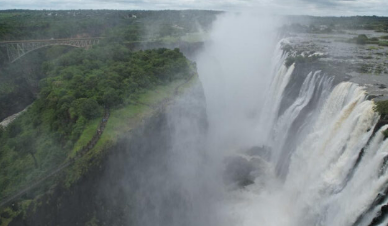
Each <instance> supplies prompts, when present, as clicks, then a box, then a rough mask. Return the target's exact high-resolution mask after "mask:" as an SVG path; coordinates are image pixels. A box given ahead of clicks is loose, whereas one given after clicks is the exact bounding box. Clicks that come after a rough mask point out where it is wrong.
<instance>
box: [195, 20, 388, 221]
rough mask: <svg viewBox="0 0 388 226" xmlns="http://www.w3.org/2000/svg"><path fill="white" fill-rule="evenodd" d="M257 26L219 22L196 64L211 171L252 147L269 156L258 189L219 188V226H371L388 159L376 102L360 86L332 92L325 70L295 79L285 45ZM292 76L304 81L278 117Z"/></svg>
mask: <svg viewBox="0 0 388 226" xmlns="http://www.w3.org/2000/svg"><path fill="white" fill-rule="evenodd" d="M254 19H255V18H251V17H249V18H246V17H245V16H241V17H239V16H231V17H228V16H225V17H222V18H220V19H219V20H218V21H217V23H216V24H215V29H214V31H213V34H212V35H211V40H212V42H210V43H208V44H207V45H206V46H205V50H204V52H203V53H201V54H200V56H199V57H198V60H197V62H198V71H199V74H200V78H201V81H202V83H203V87H204V89H205V95H206V100H207V114H208V119H209V134H208V141H209V142H208V149H209V152H210V153H209V158H210V159H212V160H211V161H213V164H214V165H219V166H220V168H222V163H221V162H222V159H223V158H224V157H227V156H233V155H237V154H240V155H241V150H243V149H246V148H249V147H252V146H255V145H256V146H261V145H266V146H269V147H271V151H272V158H271V161H270V162H269V163H268V165H269V166H266V167H267V169H266V170H265V172H255V174H256V175H259V176H258V177H257V178H256V179H255V183H254V184H252V185H249V186H247V187H245V188H240V189H235V190H230V189H229V188H228V187H227V186H226V188H220V187H217V189H219V192H220V193H223V194H224V195H225V197H224V199H223V200H222V201H219V203H220V204H219V206H218V210H217V212H218V214H217V216H218V217H220V218H223V219H227V220H222V224H220V225H239V226H241V225H246V226H251V225H252V226H253V225H261V226H300V225H322V226H326V225H327V226H352V225H355V223H356V221H357V220H358V221H357V223H356V225H360V226H363V225H369V223H370V222H371V221H372V219H373V218H374V217H375V216H376V214H377V212H378V211H379V209H380V208H381V206H382V205H383V204H385V203H383V204H380V205H378V206H373V205H372V204H373V201H374V200H375V198H376V197H377V195H378V194H379V193H381V192H382V191H384V189H385V184H386V183H387V181H388V174H386V173H385V172H383V173H381V170H380V169H381V167H382V164H383V158H384V157H385V156H387V155H388V153H387V151H388V139H387V140H383V135H382V131H383V130H385V129H386V128H387V127H386V126H385V127H383V128H381V129H380V130H379V131H378V132H376V134H375V136H373V137H372V139H371V135H372V132H373V129H374V126H375V124H376V123H377V121H378V115H377V114H376V113H375V112H374V111H373V106H374V103H373V102H371V101H368V100H366V94H365V91H364V90H363V88H362V87H359V86H358V85H356V84H353V83H349V82H343V83H340V84H338V85H336V86H334V85H333V84H332V83H333V78H332V77H328V76H326V75H323V74H321V72H320V71H312V72H311V73H309V74H297V73H295V71H294V70H295V66H294V65H292V66H290V67H289V68H288V69H287V68H286V67H285V66H284V65H283V64H284V60H285V56H284V55H283V54H282V51H281V49H280V44H277V45H275V43H271V40H274V35H271V34H273V33H272V32H273V31H272V30H271V29H270V28H269V27H268V25H266V24H263V23H261V22H260V21H255V23H249V24H255V27H257V29H259V30H260V31H256V30H255V27H250V29H248V30H247V29H246V27H244V26H243V25H244V24H246V23H248V21H249V20H254ZM249 22H252V21H249ZM230 27H233V29H232V31H231V28H230ZM236 30H237V31H236ZM236 34H239V37H237V38H236V37H234V36H235V35H236ZM262 34H266V35H262ZM240 35H241V36H240ZM286 41H287V40H282V41H281V42H286ZM263 43H265V44H263ZM273 52H275V54H273ZM271 54H272V55H274V57H272V62H269V59H271V58H270V57H268V56H269V55H271ZM269 65H271V67H269ZM292 76H303V78H304V82H303V84H302V85H301V88H300V91H299V95H298V96H296V97H294V101H293V103H292V104H291V105H290V106H289V107H288V108H287V109H286V110H285V111H284V112H283V113H282V114H281V115H278V112H279V109H280V107H281V104H282V99H283V98H285V96H284V95H286V94H285V90H286V87H287V85H288V84H290V83H292V82H294V80H293V79H292ZM311 106H313V107H311ZM368 141H369V142H368ZM290 143H292V144H296V145H294V146H292V145H290ZM362 149H364V155H363V156H362V158H361V159H360V161H359V162H358V164H357V159H358V157H359V155H360V152H361V150H362ZM216 159H218V160H216ZM220 159H221V160H220ZM248 159H249V158H248ZM211 161H210V162H211ZM276 168H280V171H281V173H282V174H283V177H278V173H279V170H276ZM203 170H204V171H205V169H203ZM207 170H209V169H207ZM223 189H225V190H223ZM224 192H225V193H224ZM361 216H362V217H361ZM386 221H387V220H385V222H386ZM383 222H384V221H383Z"/></svg>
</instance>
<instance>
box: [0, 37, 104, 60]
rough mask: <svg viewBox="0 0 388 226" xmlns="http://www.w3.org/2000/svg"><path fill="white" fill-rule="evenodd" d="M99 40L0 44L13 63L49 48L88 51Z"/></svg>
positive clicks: (50, 40)
mask: <svg viewBox="0 0 388 226" xmlns="http://www.w3.org/2000/svg"><path fill="white" fill-rule="evenodd" d="M100 39H102V38H101V37H97V38H77V39H48V40H20V41H5V42H0V46H1V47H5V48H6V49H7V55H8V60H9V62H10V63H13V62H15V61H17V60H18V59H20V58H21V57H23V56H24V55H26V54H28V53H30V52H32V51H34V50H37V49H40V48H43V47H47V46H59V45H62V46H72V47H76V48H85V49H88V48H90V47H91V46H93V45H96V44H98V43H99V42H100Z"/></svg>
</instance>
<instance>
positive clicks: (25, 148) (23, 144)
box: [13, 132, 39, 168]
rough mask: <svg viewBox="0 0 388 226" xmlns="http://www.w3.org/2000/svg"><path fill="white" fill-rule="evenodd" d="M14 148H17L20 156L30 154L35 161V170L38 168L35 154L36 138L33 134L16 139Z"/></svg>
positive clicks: (26, 134)
mask: <svg viewBox="0 0 388 226" xmlns="http://www.w3.org/2000/svg"><path fill="white" fill-rule="evenodd" d="M13 146H14V147H15V151H16V152H17V153H18V154H19V155H22V156H24V155H27V154H30V155H31V157H32V158H33V160H34V164H35V168H38V167H39V165H38V161H37V160H36V157H35V153H36V149H35V137H34V136H33V135H32V133H31V132H29V133H25V134H23V135H22V136H19V137H17V138H15V140H14V141H13Z"/></svg>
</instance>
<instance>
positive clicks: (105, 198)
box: [9, 83, 207, 226]
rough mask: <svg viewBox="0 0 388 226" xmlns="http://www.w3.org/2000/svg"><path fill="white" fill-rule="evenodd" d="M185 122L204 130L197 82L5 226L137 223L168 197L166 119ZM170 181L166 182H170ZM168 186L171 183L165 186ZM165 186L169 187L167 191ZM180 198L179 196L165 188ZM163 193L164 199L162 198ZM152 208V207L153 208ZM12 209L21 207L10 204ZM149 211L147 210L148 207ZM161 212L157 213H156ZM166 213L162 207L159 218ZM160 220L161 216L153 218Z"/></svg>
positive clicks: (171, 126)
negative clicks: (72, 180) (84, 171)
mask: <svg viewBox="0 0 388 226" xmlns="http://www.w3.org/2000/svg"><path fill="white" fill-rule="evenodd" d="M176 116H177V117H178V118H180V119H181V120H183V121H190V123H191V124H192V126H193V127H196V128H197V129H198V130H199V131H201V133H202V134H205V132H206V129H207V121H206V120H207V119H206V111H205V99H204V95H203V90H202V87H201V85H200V84H199V83H198V84H194V85H191V87H190V88H187V89H186V90H185V92H184V93H183V94H181V95H179V96H177V97H175V99H174V101H172V102H170V103H167V104H164V105H163V106H159V109H158V110H157V111H156V113H155V114H154V115H153V116H151V117H150V118H147V119H142V120H143V122H142V123H141V125H140V126H138V127H137V128H136V129H133V130H132V131H130V132H127V133H126V134H124V135H123V136H122V138H121V139H119V141H118V142H117V143H116V144H115V145H114V146H113V147H111V148H110V149H109V150H107V152H106V154H105V156H103V157H102V159H101V160H100V161H99V164H95V165H94V166H92V167H91V168H90V170H89V173H87V174H86V175H84V176H83V178H81V179H80V180H79V181H78V182H76V183H75V184H73V185H72V186H71V187H70V188H65V186H62V185H58V186H56V187H55V188H54V189H52V191H51V192H49V193H47V194H45V195H43V196H42V197H40V198H38V199H37V200H35V201H34V202H33V204H31V205H29V207H28V209H27V210H26V211H25V214H24V216H23V214H22V213H21V214H19V216H17V217H15V218H14V219H13V220H12V222H11V223H10V224H9V225H12V226H16V225H28V226H30V225H31V226H32V225H39V226H43V225H127V224H128V223H130V222H132V223H134V222H137V223H142V222H144V219H142V217H146V216H144V214H145V213H144V210H145V208H147V210H148V211H149V210H150V209H152V208H153V205H163V203H164V202H167V201H168V200H170V199H171V196H169V195H167V196H166V194H165V193H163V192H161V191H159V190H158V188H160V189H163V188H164V189H165V190H166V187H167V186H168V187H169V186H170V185H171V184H170V183H169V179H173V178H172V177H171V171H170V170H169V169H168V165H169V161H170V160H169V156H171V154H172V151H171V149H172V145H173V143H174V142H175V141H174V139H173V137H172V134H173V133H175V132H176V127H175V126H174V123H172V120H175V119H172V118H171V117H176ZM170 182H171V181H170ZM170 188H173V187H170ZM167 190H168V189H167ZM168 192H170V193H171V194H170V195H172V196H174V198H173V199H172V200H176V201H177V202H179V199H180V198H182V197H183V194H178V193H176V192H175V191H174V189H170V190H169V191H168ZM162 196H163V197H167V198H165V199H164V200H163V197H162ZM154 207H155V206H154ZM13 208H14V209H15V210H18V209H21V208H22V206H21V205H14V206H13ZM151 212H152V211H151ZM160 214H162V215H163V213H159V215H160ZM169 214H172V213H171V212H169V211H167V212H166V213H165V214H164V216H163V217H167V218H166V219H168V216H169ZM158 220H160V219H158Z"/></svg>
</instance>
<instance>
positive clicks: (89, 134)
mask: <svg viewBox="0 0 388 226" xmlns="http://www.w3.org/2000/svg"><path fill="white" fill-rule="evenodd" d="M100 122H101V119H100V118H97V119H94V120H92V121H90V122H88V124H87V125H86V126H85V129H84V131H83V132H82V134H81V136H80V138H79V139H78V141H77V142H76V143H75V144H74V147H73V149H72V151H71V153H70V154H69V156H68V158H72V157H74V156H75V155H76V154H77V152H78V151H80V150H82V148H83V147H84V146H86V145H87V143H88V142H89V141H90V140H91V139H92V138H93V136H94V135H95V134H96V129H97V128H98V125H99V124H100Z"/></svg>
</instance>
